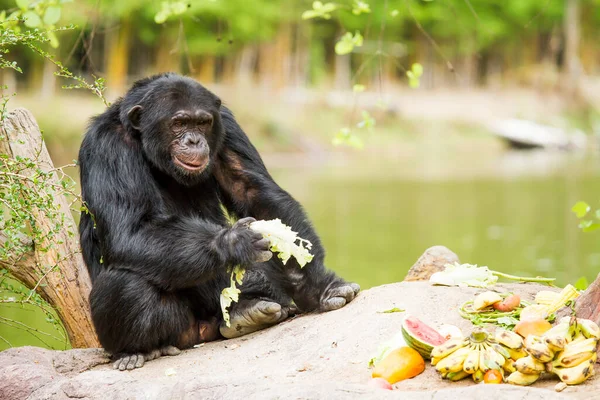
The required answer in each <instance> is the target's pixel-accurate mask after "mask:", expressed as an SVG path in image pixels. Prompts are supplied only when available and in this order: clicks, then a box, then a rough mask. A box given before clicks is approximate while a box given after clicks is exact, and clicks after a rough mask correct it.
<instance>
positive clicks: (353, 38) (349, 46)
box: [335, 31, 363, 55]
mask: <svg viewBox="0 0 600 400" xmlns="http://www.w3.org/2000/svg"><path fill="white" fill-rule="evenodd" d="M362 45H363V37H362V35H361V34H360V32H359V31H356V32H355V33H354V35H352V33H350V32H346V33H345V34H344V36H342V37H341V38H340V40H339V41H338V42H337V43H336V44H335V52H336V53H337V54H339V55H344V54H349V53H352V50H354V47H360V46H362Z"/></svg>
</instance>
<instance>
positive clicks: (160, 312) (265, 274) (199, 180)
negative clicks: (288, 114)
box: [79, 73, 360, 370]
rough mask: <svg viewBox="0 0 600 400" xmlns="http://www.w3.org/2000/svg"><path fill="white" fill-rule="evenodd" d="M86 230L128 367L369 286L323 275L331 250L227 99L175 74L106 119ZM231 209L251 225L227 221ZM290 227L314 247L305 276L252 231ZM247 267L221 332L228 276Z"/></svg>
mask: <svg viewBox="0 0 600 400" xmlns="http://www.w3.org/2000/svg"><path fill="white" fill-rule="evenodd" d="M79 166H80V175H81V187H82V197H83V201H84V202H85V205H86V207H87V210H86V211H84V212H82V215H81V221H80V225H79V233H80V242H81V247H82V250H83V257H84V260H85V263H86V265H87V268H88V271H89V273H90V277H91V280H92V291H91V293H90V305H91V312H92V319H93V322H94V326H95V328H96V332H97V334H98V338H99V339H100V343H101V344H102V346H104V348H105V349H106V350H107V351H108V352H110V353H111V354H112V355H113V357H114V359H115V360H116V361H115V363H114V367H115V368H116V369H120V370H125V369H133V368H139V367H141V366H142V365H143V364H144V362H145V361H148V360H151V359H154V358H156V357H159V356H161V355H175V354H178V353H179V352H180V350H179V349H181V348H187V347H191V346H193V345H195V344H198V343H201V342H203V341H209V340H215V339H218V338H221V337H225V338H232V337H236V336H240V335H243V334H247V333H250V332H254V331H257V330H259V329H263V328H266V327H268V326H271V325H273V324H276V323H278V322H280V321H282V320H284V319H286V318H287V317H288V316H289V315H291V314H292V313H296V312H310V311H329V310H335V309H338V308H340V307H343V306H344V305H345V304H346V303H348V302H349V301H351V300H352V299H354V297H355V296H356V294H357V293H358V291H359V290H360V288H359V286H358V285H357V284H355V283H347V282H345V281H344V280H342V279H341V278H339V277H338V276H337V275H336V274H334V273H333V272H331V271H328V270H327V269H325V266H324V265H323V260H324V256H325V253H324V250H323V247H322V245H321V241H320V240H319V237H318V236H317V234H316V233H315V231H314V230H313V228H312V226H311V224H310V222H309V220H308V218H307V216H306V214H305V213H304V211H303V210H302V207H301V206H300V204H299V203H298V202H297V201H296V200H294V199H293V198H292V197H291V196H290V195H289V194H288V193H287V192H286V191H284V190H283V189H281V188H280V187H279V186H278V185H277V184H276V183H275V182H274V181H273V179H272V178H271V176H270V175H269V173H268V172H267V169H266V168H265V166H264V164H263V162H262V160H261V158H260V156H259V154H258V152H257V150H256V148H255V147H254V146H253V145H252V144H251V143H250V140H249V139H248V137H247V136H246V134H245V133H244V131H242V129H241V128H240V126H239V125H238V123H237V122H236V120H235V118H234V116H233V114H232V113H231V111H230V110H229V109H227V108H226V107H224V106H221V100H220V99H219V98H218V97H217V96H216V95H215V94H213V93H212V92H210V91H209V90H207V89H206V88H205V87H203V86H202V85H200V84H199V83H198V82H196V81H195V80H193V79H191V78H188V77H183V76H180V75H177V74H173V73H165V74H160V75H155V76H152V77H149V78H145V79H142V80H140V81H138V82H136V83H135V84H134V85H133V87H132V88H131V89H130V90H129V91H128V92H127V93H126V94H125V96H124V97H122V98H120V99H119V100H117V101H116V102H115V103H114V104H112V105H111V106H110V107H109V108H108V109H107V110H106V111H105V112H104V113H102V114H100V115H98V116H96V117H95V118H94V119H93V120H92V122H91V124H90V126H89V129H88V131H87V133H86V135H85V138H84V140H83V143H82V145H81V149H80V152H79ZM226 212H227V213H230V214H232V215H234V216H235V217H237V218H240V219H239V220H238V221H237V222H235V223H234V224H233V225H231V224H229V223H228V219H227V216H226ZM255 218H256V219H261V220H269V219H274V218H279V219H281V221H282V222H283V223H284V224H286V225H289V226H291V227H292V229H293V230H295V231H297V232H298V235H299V236H300V237H302V238H304V239H307V240H309V241H310V242H312V250H311V252H312V253H313V254H314V258H313V260H312V261H311V262H310V263H309V264H308V265H306V266H305V267H304V268H302V269H301V268H300V267H299V265H298V264H297V263H296V262H295V260H294V259H293V258H292V259H290V260H289V261H288V263H287V264H286V265H283V264H282V263H281V260H279V259H278V258H277V257H271V255H272V253H271V252H270V251H269V249H268V248H269V243H268V241H267V240H266V239H263V238H262V236H261V235H260V234H258V233H256V232H254V231H253V230H251V229H250V228H249V224H250V223H251V222H253V221H254V220H255ZM235 265H241V266H243V267H245V268H246V269H247V272H246V276H245V278H244V283H243V285H242V286H241V290H242V293H241V295H240V300H239V302H237V303H234V304H233V305H232V307H231V326H230V327H228V326H226V324H224V323H223V315H222V312H221V308H220V300H219V299H220V293H221V290H222V289H223V288H225V287H226V286H228V285H229V274H228V272H227V270H228V268H229V267H231V266H235Z"/></svg>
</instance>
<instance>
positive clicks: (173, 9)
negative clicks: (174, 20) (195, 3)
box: [154, 0, 190, 24]
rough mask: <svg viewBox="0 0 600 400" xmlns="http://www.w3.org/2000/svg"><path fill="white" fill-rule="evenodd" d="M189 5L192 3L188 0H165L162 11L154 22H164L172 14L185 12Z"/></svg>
mask: <svg viewBox="0 0 600 400" xmlns="http://www.w3.org/2000/svg"><path fill="white" fill-rule="evenodd" d="M189 7H190V4H189V3H188V2H187V1H181V0H179V1H163V2H162V3H161V9H160V11H159V12H158V13H156V15H155V16H154V22H156V23H157V24H162V23H164V22H165V21H166V20H167V19H169V18H170V17H172V16H178V15H181V14H183V13H185V12H186V11H187V9H188V8H189Z"/></svg>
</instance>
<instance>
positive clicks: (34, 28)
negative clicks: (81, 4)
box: [0, 0, 109, 348]
mask: <svg viewBox="0 0 600 400" xmlns="http://www.w3.org/2000/svg"><path fill="white" fill-rule="evenodd" d="M69 1H70V0H39V1H34V0H17V1H16V5H17V10H16V11H13V12H11V13H10V14H9V15H8V16H7V12H6V11H2V12H0V69H3V68H10V69H13V70H15V71H17V72H19V73H22V72H23V71H22V69H21V67H20V66H19V65H18V64H17V62H15V61H11V60H9V59H8V56H9V55H10V51H11V49H12V48H13V47H15V46H23V47H26V48H28V49H30V50H31V51H33V52H34V53H35V54H37V55H39V56H40V57H41V58H43V59H45V60H47V61H49V62H51V63H52V64H54V65H55V66H56V67H57V71H56V72H55V75H57V76H60V77H63V78H66V79H69V80H72V81H75V83H73V84H69V85H65V86H63V88H65V89H80V88H81V89H86V90H90V91H91V92H92V93H94V94H95V95H96V96H98V97H99V98H100V99H101V100H102V101H103V102H104V104H105V105H108V104H109V103H108V101H107V100H106V98H105V97H104V95H103V92H104V80H103V79H101V78H96V79H95V81H94V82H93V83H89V82H87V81H86V80H85V79H84V78H82V77H80V76H78V75H75V74H73V73H72V72H71V71H69V70H68V69H67V68H66V67H65V66H63V65H62V63H60V62H59V61H57V60H56V59H55V58H54V56H52V55H51V54H50V53H48V52H47V51H46V50H45V49H44V47H46V45H47V44H48V45H50V47H52V48H56V47H58V44H59V42H58V38H57V35H56V33H57V32H60V31H63V30H69V29H73V28H74V27H73V26H67V27H56V24H57V23H58V22H59V20H60V17H61V6H62V5H63V4H64V3H68V2H69ZM1 89H2V94H1V101H0V107H1V108H0V124H4V123H5V122H6V118H7V116H8V111H7V103H8V101H9V99H10V98H11V97H12V96H13V95H14V94H10V95H8V94H6V90H7V88H6V87H2V88H1ZM0 132H1V131H0ZM4 140H7V138H6V137H4V135H3V133H0V141H4ZM41 150H42V148H40V149H37V153H36V155H35V156H34V157H32V158H24V157H18V156H17V157H15V158H13V157H10V156H9V155H8V154H0V232H1V233H2V242H1V245H0V263H1V264H2V265H8V266H10V265H12V263H15V262H18V260H20V259H21V258H23V257H25V256H26V255H27V254H28V253H30V252H31V251H32V250H34V249H35V251H36V253H38V254H39V253H45V252H48V251H49V250H51V249H53V247H55V246H56V245H59V244H61V242H60V240H59V239H58V236H57V235H58V234H59V233H60V232H62V231H66V232H67V234H68V236H69V237H74V236H75V232H74V229H72V228H73V227H69V226H68V224H67V223H66V221H65V215H64V213H63V212H62V210H61V209H60V205H59V203H57V202H56V201H55V198H56V196H66V197H67V198H68V199H70V200H71V206H72V208H73V211H79V210H80V209H81V208H80V207H78V206H76V204H78V203H80V196H79V193H76V192H75V191H74V188H75V182H74V181H73V179H71V178H70V176H69V175H68V174H67V173H66V172H65V170H66V169H68V168H72V167H74V166H75V164H70V165H66V166H63V167H58V168H51V169H47V168H44V169H43V168H41V167H40V163H39V162H38V157H39V155H40V152H41ZM39 218H42V219H43V220H44V221H50V223H51V225H50V227H48V226H45V227H42V226H40V225H39V223H38V221H39ZM72 256H73V254H60V255H59V258H58V259H57V260H55V262H54V263H52V265H44V264H43V263H37V264H36V267H35V269H34V270H33V271H32V273H34V274H36V277H37V283H36V284H35V286H34V287H32V288H25V287H23V285H20V284H15V283H14V282H15V281H14V280H13V279H12V278H11V276H10V275H9V272H8V270H7V269H2V270H0V304H1V305H3V306H13V307H14V306H18V307H26V306H35V307H38V308H39V309H41V310H42V312H43V313H44V315H45V316H46V321H48V322H50V323H52V324H53V325H54V326H55V331H56V332H58V333H56V334H49V333H47V332H42V331H40V330H38V329H36V328H33V327H31V326H28V325H27V324H24V323H22V322H20V321H15V320H12V319H9V318H5V317H0V324H4V325H6V326H8V327H11V328H14V329H20V330H23V331H26V332H28V333H29V334H31V335H33V336H35V337H36V338H38V339H39V340H40V341H41V342H42V343H44V344H46V346H48V347H51V346H50V345H49V344H48V343H47V342H46V341H44V337H46V338H47V337H52V338H53V339H55V340H58V341H59V342H60V343H63V346H62V348H65V346H67V344H68V339H67V335H66V333H65V331H64V328H63V327H62V325H61V324H60V321H59V320H58V319H57V318H56V314H55V312H54V310H53V309H52V307H51V306H50V305H48V304H47V303H46V302H45V301H44V300H43V299H42V298H41V297H40V296H39V295H38V294H37V292H36V290H37V289H38V288H39V287H43V286H44V285H45V278H46V277H47V276H48V274H50V273H53V272H56V271H57V270H59V268H60V264H61V263H62V262H63V261H64V260H66V259H68V258H69V257H72ZM41 259H43V258H40V260H41ZM0 341H4V342H5V343H6V344H8V345H9V346H10V343H9V342H8V340H6V339H5V338H3V337H2V336H1V335H0Z"/></svg>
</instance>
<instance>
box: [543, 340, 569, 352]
mask: <svg viewBox="0 0 600 400" xmlns="http://www.w3.org/2000/svg"><path fill="white" fill-rule="evenodd" d="M544 340H545V341H546V344H547V345H548V347H549V348H550V350H552V351H554V352H557V351H561V350H563V349H564V348H565V346H566V345H567V338H566V337H560V336H552V337H546V338H544Z"/></svg>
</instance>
